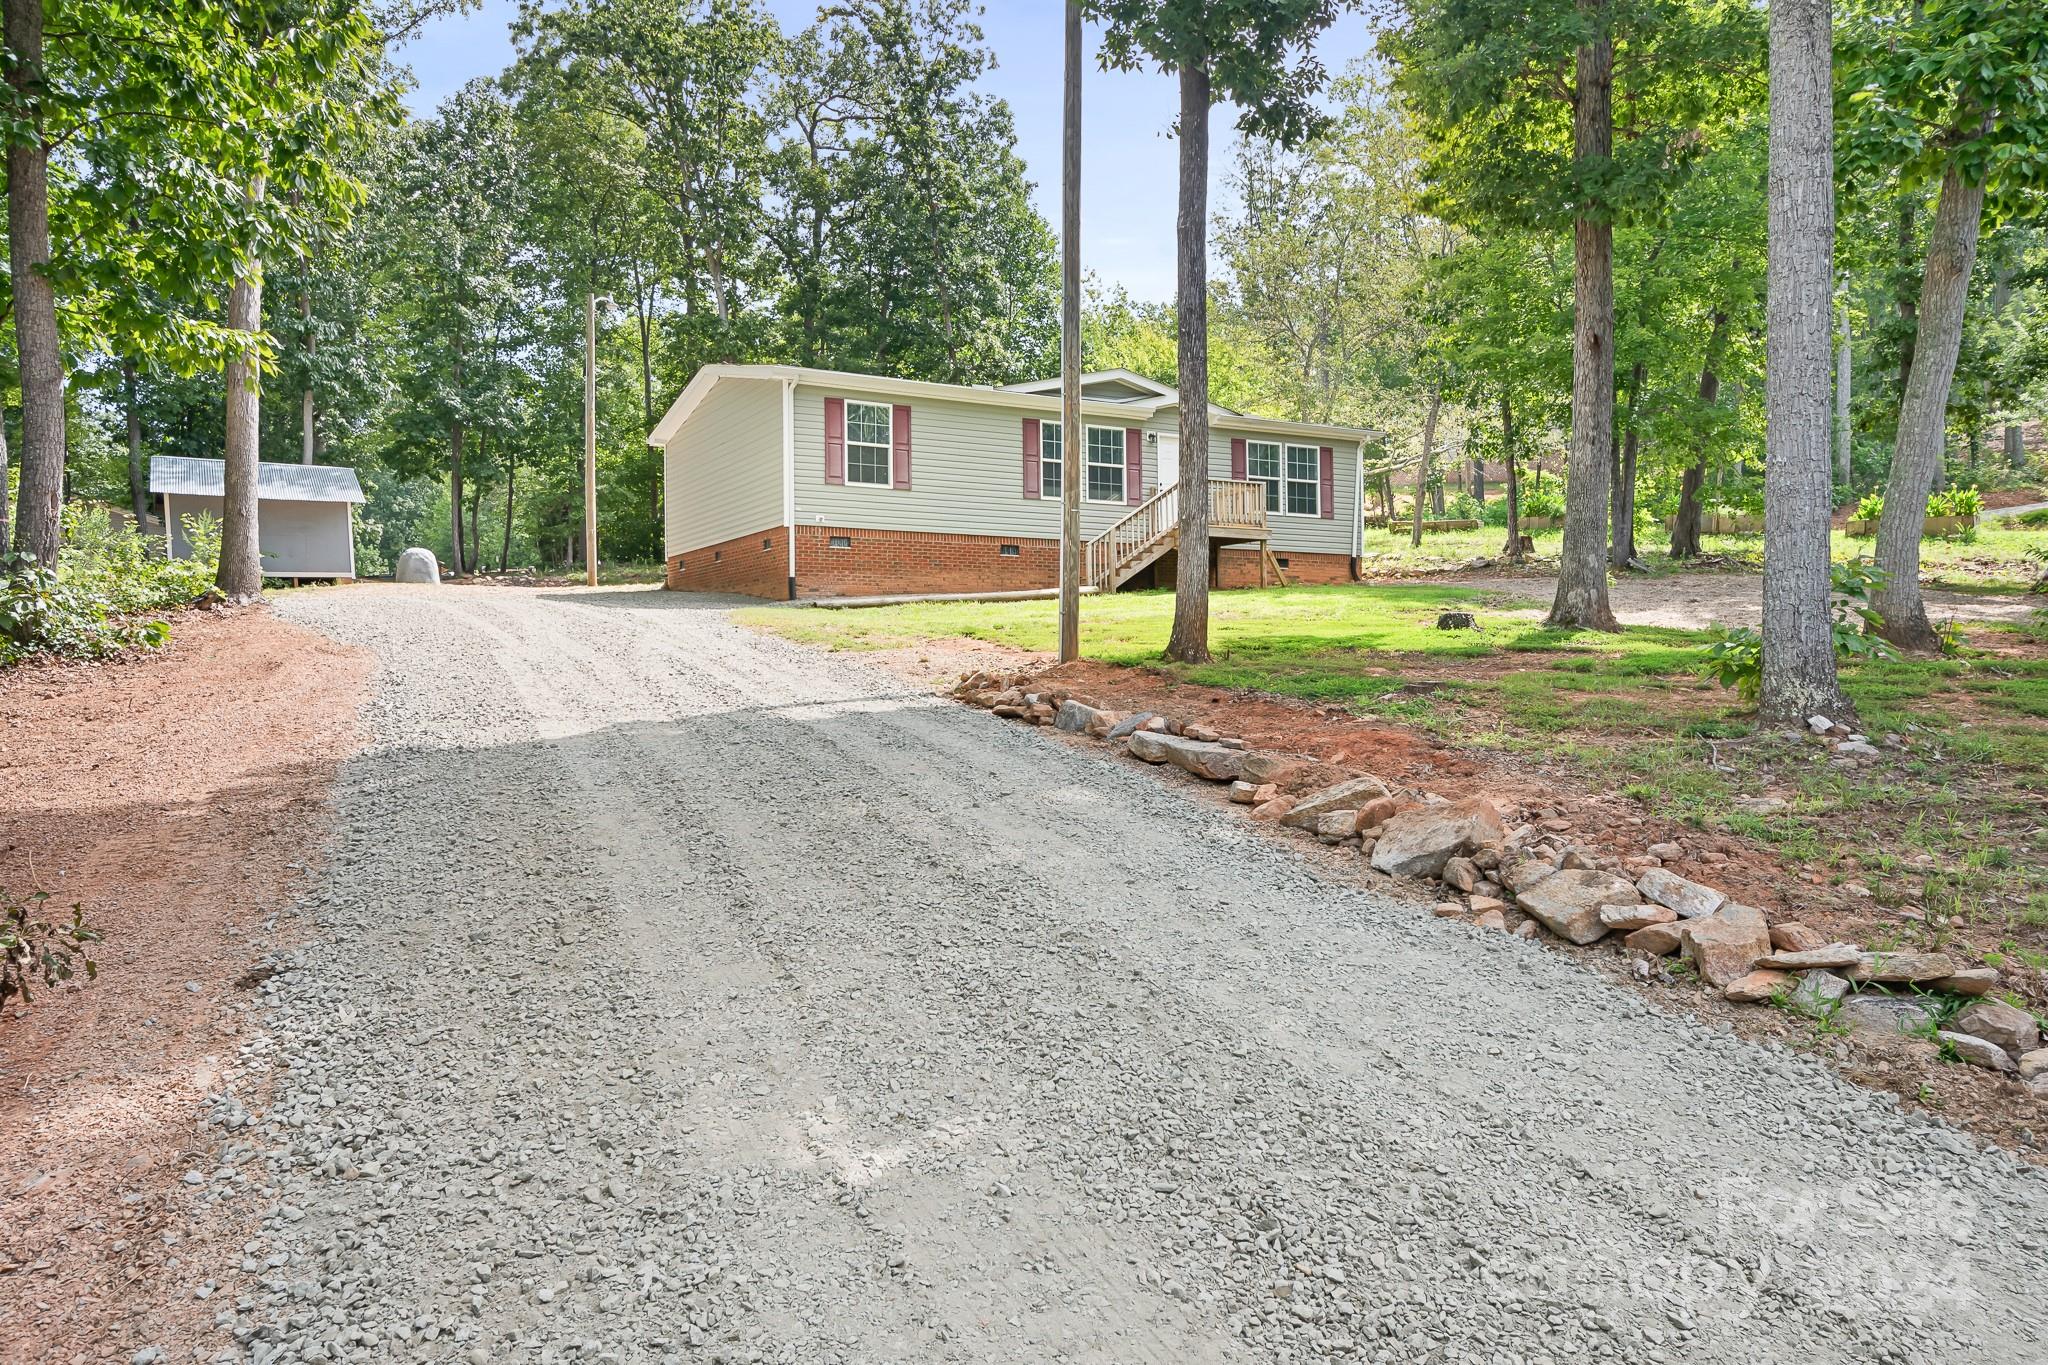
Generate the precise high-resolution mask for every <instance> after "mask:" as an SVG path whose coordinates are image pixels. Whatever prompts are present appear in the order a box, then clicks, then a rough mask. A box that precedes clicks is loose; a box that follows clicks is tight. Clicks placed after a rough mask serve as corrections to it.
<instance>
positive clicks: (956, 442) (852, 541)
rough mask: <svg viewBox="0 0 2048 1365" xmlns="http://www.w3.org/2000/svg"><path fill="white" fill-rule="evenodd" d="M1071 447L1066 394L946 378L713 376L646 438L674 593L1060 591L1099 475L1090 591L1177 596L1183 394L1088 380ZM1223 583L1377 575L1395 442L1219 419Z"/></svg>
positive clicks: (1086, 525)
mask: <svg viewBox="0 0 2048 1365" xmlns="http://www.w3.org/2000/svg"><path fill="white" fill-rule="evenodd" d="M1081 391H1082V419H1083V423H1084V429H1085V431H1086V433H1087V439H1086V444H1085V446H1084V448H1083V449H1082V450H1079V451H1076V452H1074V453H1073V454H1074V458H1072V459H1069V458H1067V457H1066V454H1065V452H1063V451H1062V450H1061V444H1062V442H1061V427H1060V384H1059V381H1058V380H1057V379H1048V380H1042V381H1037V382H1034V383H1029V384H1013V385H1008V386H1004V387H1000V388H997V387H992V386H988V385H971V384H936V383H928V382H925V381H922V380H910V379H888V378H884V377H881V376H878V375H868V374H851V373H846V372H841V371H835V370H816V369H808V368H802V367H797V366H789V365H706V366H705V367H704V368H703V369H701V370H699V371H698V372H697V374H696V376H695V377H694V378H692V379H691V381H690V383H689V386H688V387H687V388H685V389H684V390H683V392H682V394H681V396H680V397H678V398H677V399H676V401H675V403H674V404H673V405H672V406H671V407H670V408H669V410H668V412H667V414H666V415H664V416H663V417H662V419H661V421H660V422H659V423H658V424H657V425H656V426H655V428H654V430H653V431H652V432H651V433H650V434H649V435H648V438H647V440H648V444H649V445H651V446H654V447H655V448H656V449H658V450H660V451H661V452H662V453H663V470H664V504H665V505H664V517H665V526H664V554H665V555H666V558H667V561H668V573H667V583H668V586H669V587H670V588H676V589H697V590H715V591H720V592H739V593H748V594H752V595H753V596H756V597H768V598H790V599H796V598H815V597H840V596H858V595H866V594H890V593H947V592H962V593H974V592H999V591H1013V590H1023V589H1040V588H1051V587H1055V586H1057V584H1058V582H1059V544H1060V493H1061V488H1062V486H1063V482H1064V480H1066V479H1067V478H1070V477H1071V478H1075V479H1079V480H1080V481H1081V492H1082V503H1081V533H1082V537H1083V539H1084V541H1086V542H1087V555H1086V558H1085V560H1084V568H1083V575H1084V581H1085V582H1087V583H1090V584H1092V585H1093V586H1094V587H1095V588H1097V589H1098V590H1101V591H1113V590H1115V589H1117V588H1122V587H1133V588H1135V587H1152V586H1161V587H1166V586H1171V585H1172V583H1173V578H1174V572H1175V554H1176V550H1175V545H1174V541H1175V539H1176V538H1177V536H1176V530H1175V527H1176V524H1177V507H1178V503H1177V501H1176V499H1177V498H1178V496H1179V493H1178V488H1177V486H1176V485H1177V471H1178V469H1179V467H1180V466H1179V454H1178V448H1179V442H1180V399H1179V395H1178V394H1176V393H1175V392H1174V391H1173V390H1172V389H1171V388H1168V387H1167V386H1165V385H1163V384H1158V383H1155V382H1153V381H1152V380H1149V379H1146V378H1144V377H1143V376H1141V375H1136V374H1132V373H1130V372H1129V371H1126V370H1110V371H1104V372H1101V373H1096V374H1089V375H1085V376H1083V378H1082V381H1081ZM1209 426H1210V451H1209V470H1210V475H1211V477H1210V481H1209V487H1208V488H1207V489H1206V490H1204V492H1205V495H1206V496H1207V497H1208V498H1209V500H1210V523H1211V527H1212V533H1211V564H1210V573H1211V581H1212V582H1214V583H1215V584H1216V585H1217V586H1219V587H1247V586H1252V585H1255V584H1258V583H1262V582H1268V581H1273V576H1275V575H1277V576H1279V577H1281V578H1283V579H1284V580H1285V581H1288V582H1311V583H1332V582H1344V581H1349V580H1351V579H1354V578H1356V577H1357V568H1358V555H1359V553H1360V549H1359V537H1360V534H1361V522H1360V503H1359V491H1360V485H1361V476H1360V469H1361V459H1362V452H1363V451H1364V449H1365V448H1366V447H1367V446H1370V445H1372V444H1374V443H1375V442H1376V441H1377V439H1378V435H1377V433H1374V432H1370V431H1364V430H1360V429H1357V428H1353V427H1337V426H1325V425H1321V424H1317V423H1313V422H1289V421H1282V420H1278V419H1274V418H1268V417H1255V416H1252V415H1250V414H1248V413H1241V412H1233V411H1231V410H1230V409H1228V408H1223V407H1219V406H1216V405H1214V404H1212V405H1211V406H1210V412H1209Z"/></svg>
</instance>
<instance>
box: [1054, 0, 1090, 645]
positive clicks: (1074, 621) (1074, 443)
mask: <svg viewBox="0 0 2048 1365" xmlns="http://www.w3.org/2000/svg"><path fill="white" fill-rule="evenodd" d="M1060 131H1061V143H1062V146H1061V152H1060V166H1061V172H1060V662H1061V663H1067V662H1070V661H1072V660H1074V659H1078V658H1080V657H1081V480H1082V479H1083V478H1084V477H1086V472H1087V467H1088V466H1087V461H1086V456H1087V450H1086V445H1085V442H1086V438H1085V437H1084V436H1083V434H1082V431H1081V6H1080V4H1079V3H1078V0H1067V60H1066V97H1065V101H1064V106H1063V113H1062V117H1061V120H1060Z"/></svg>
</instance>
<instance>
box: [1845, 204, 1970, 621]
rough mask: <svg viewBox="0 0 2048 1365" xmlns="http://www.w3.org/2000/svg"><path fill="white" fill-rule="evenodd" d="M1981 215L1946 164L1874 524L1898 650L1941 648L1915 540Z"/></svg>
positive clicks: (1931, 481) (1881, 593)
mask: <svg viewBox="0 0 2048 1365" xmlns="http://www.w3.org/2000/svg"><path fill="white" fill-rule="evenodd" d="M1983 217H1984V186H1983V185H1981V184H1977V185H1972V184H1969V183H1967V182H1966V181H1965V180H1964V179H1963V175H1962V172H1961V171H1960V170H1959V169H1957V168H1956V167H1954V166H1951V167H1950V168H1949V171H1948V174H1947V175H1945V176H1943V177H1942V180H1941V198H1940V200H1939V202H1937V204H1936V205H1935V209H1934V225H1933V227H1932V228H1931V229H1930V230H1929V232H1928V234H1927V263H1926V268H1925V269H1924V270H1923V271H1922V272H1921V276H1920V307H1919V319H1920V327H1919V334H1918V337H1917V340H1916V341H1915V344H1914V347H1913V373H1912V379H1911V381H1910V382H1909V383H1908V384H1907V386H1906V396H1905V398H1904V399H1903V400H1902V401H1901V402H1900V404H1899V434H1898V444H1897V445H1896V447H1894V449H1893V451H1892V468H1891V475H1890V477H1889V478H1888V479H1887V480H1886V481H1885V487H1884V515H1883V516H1882V517H1880V518H1879V519H1878V523H1877V567H1878V568H1879V569H1881V570H1883V572H1884V574H1885V582H1884V586H1882V587H1881V588H1879V589H1878V590H1877V592H1876V594H1875V595H1874V598H1873V600H1872V603H1871V605H1873V606H1875V607H1876V608H1877V610H1878V611H1879V612H1880V613H1882V615H1883V616H1884V625H1883V626H1882V627H1881V629H1882V631H1883V634H1884V636H1885V638H1886V639H1888V640H1890V641H1891V642H1892V643H1894V644H1896V645H1899V646H1901V647H1902V648H1906V649H1924V650H1931V649H1936V648H1938V647H1939V646H1940V643H1941V641H1940V637H1939V636H1937V635H1936V634H1935V633H1934V627H1933V626H1932V625H1931V624H1929V622H1928V620H1927V606H1926V603H1925V602H1923V601H1922V599H1921V596H1920V536H1921V533H1922V532H1923V531H1925V530H1926V527H1927V495H1928V494H1929V493H1931V492H1933V491H1934V485H1935V480H1936V479H1938V478H1939V477H1940V475H1941V464H1942V453H1943V450H1944V449H1945V448H1946V446H1947V438H1948V392H1949V385H1950V383H1951V382H1952V381H1953V379H1954V378H1955V370H1956V355H1957V353H1958V352H1959V351H1960V350H1961V349H1962V344H1963V310H1964V306H1965V305H1966V304H1967V302H1968V301H1969V290H1970V272H1971V270H1972V269H1974V268H1975V266H1976V262H1977V233H1978V229H1979V228H1980V226H1981V225H1982V222H1983Z"/></svg>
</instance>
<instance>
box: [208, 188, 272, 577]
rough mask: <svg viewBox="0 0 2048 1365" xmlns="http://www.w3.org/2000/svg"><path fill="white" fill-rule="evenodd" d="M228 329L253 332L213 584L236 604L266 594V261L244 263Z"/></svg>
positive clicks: (237, 367) (231, 392)
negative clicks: (261, 514) (261, 487)
mask: <svg viewBox="0 0 2048 1365" xmlns="http://www.w3.org/2000/svg"><path fill="white" fill-rule="evenodd" d="M262 198H263V177H262V176H260V175H259V176H257V177H256V179H255V180H253V181H251V182H250V185H249V199H250V200H251V201H252V202H254V201H258V200H261V199H262ZM228 326H229V327H230V328H231V329H233V330H234V331H237V332H245V333H247V334H249V338H250V340H249V347H248V349H247V350H245V351H244V352H242V354H240V355H238V356H236V357H235V358H234V359H233V360H230V361H229V362H228V365H227V376H226V378H227V440H226V442H225V444H224V446H223V449H222V452H221V453H222V455H223V456H224V463H225V464H226V470H225V473H224V478H223V481H222V482H223V494H224V495H223V496H222V498H221V508H220V568H219V570H218V572H216V573H215V574H214V580H213V581H214V583H215V585H216V586H218V587H219V588H220V593H221V596H222V597H223V598H224V599H225V600H227V601H228V602H229V603H232V604H240V603H243V602H253V601H255V600H256V599H257V598H259V597H261V596H262V595H263V547H262V544H261V542H260V540H259V538H258V530H259V528H258V518H257V498H256V481H257V476H258V474H259V473H260V471H259V470H258V468H257V462H258V459H259V451H258V448H257V440H258V437H259V436H260V434H261V427H260V425H259V422H258V419H259V417H260V415H261V413H260V408H261V404H262V383H263V381H262V376H261V374H260V373H259V371H258V369H257V364H258V356H257V352H256V334H257V333H258V332H260V331H262V330H263V263H262V262H261V261H259V260H255V259H253V258H252V259H250V260H248V261H245V262H243V263H242V265H241V266H240V267H239V268H238V270H237V273H236V275H235V283H234V287H233V288H232V289H231V290H230V291H229V292H228Z"/></svg>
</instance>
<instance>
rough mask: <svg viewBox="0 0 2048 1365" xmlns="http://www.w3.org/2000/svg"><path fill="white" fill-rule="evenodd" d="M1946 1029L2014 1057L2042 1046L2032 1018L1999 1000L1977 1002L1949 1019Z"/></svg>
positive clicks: (2038, 1029) (2039, 1031) (2023, 1011)
mask: <svg viewBox="0 0 2048 1365" xmlns="http://www.w3.org/2000/svg"><path fill="white" fill-rule="evenodd" d="M1948 1027H1949V1031H1950V1032H1951V1033H1967V1034H1969V1035H1970V1036H1971V1037H1973V1038H1982V1039H1983V1040H1984V1041H1985V1042H1987V1043H1990V1044H1992V1045H1994V1046H1996V1047H1999V1048H2003V1049H2004V1050H2005V1051H2007V1052H2010V1053H2011V1054H2012V1055H2013V1056H2015V1057H2017V1056H2019V1055H2020V1054H2021V1053H2022V1052H2032V1051H2033V1050H2034V1049H2035V1048H2037V1047H2039V1046H2040V1045H2041V1028H2040V1026H2039V1025H2038V1024H2036V1023H2035V1022H2034V1016H2033V1015H2031V1014H2028V1013H2027V1012H2026V1011H2025V1010H2020V1009H2014V1008H2013V1007H2012V1006H2011V1005H2008V1004H2006V1003H2004V1002H2003V1001H2000V1000H1979V1001H1978V1002H1977V1003H1976V1004H1974V1005H1971V1006H1969V1007H1968V1008H1966V1009H1965V1010H1963V1012H1962V1013H1960V1014H1958V1015H1957V1016H1956V1017H1955V1018H1954V1019H1951V1020H1950V1021H1949V1025H1948Z"/></svg>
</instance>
